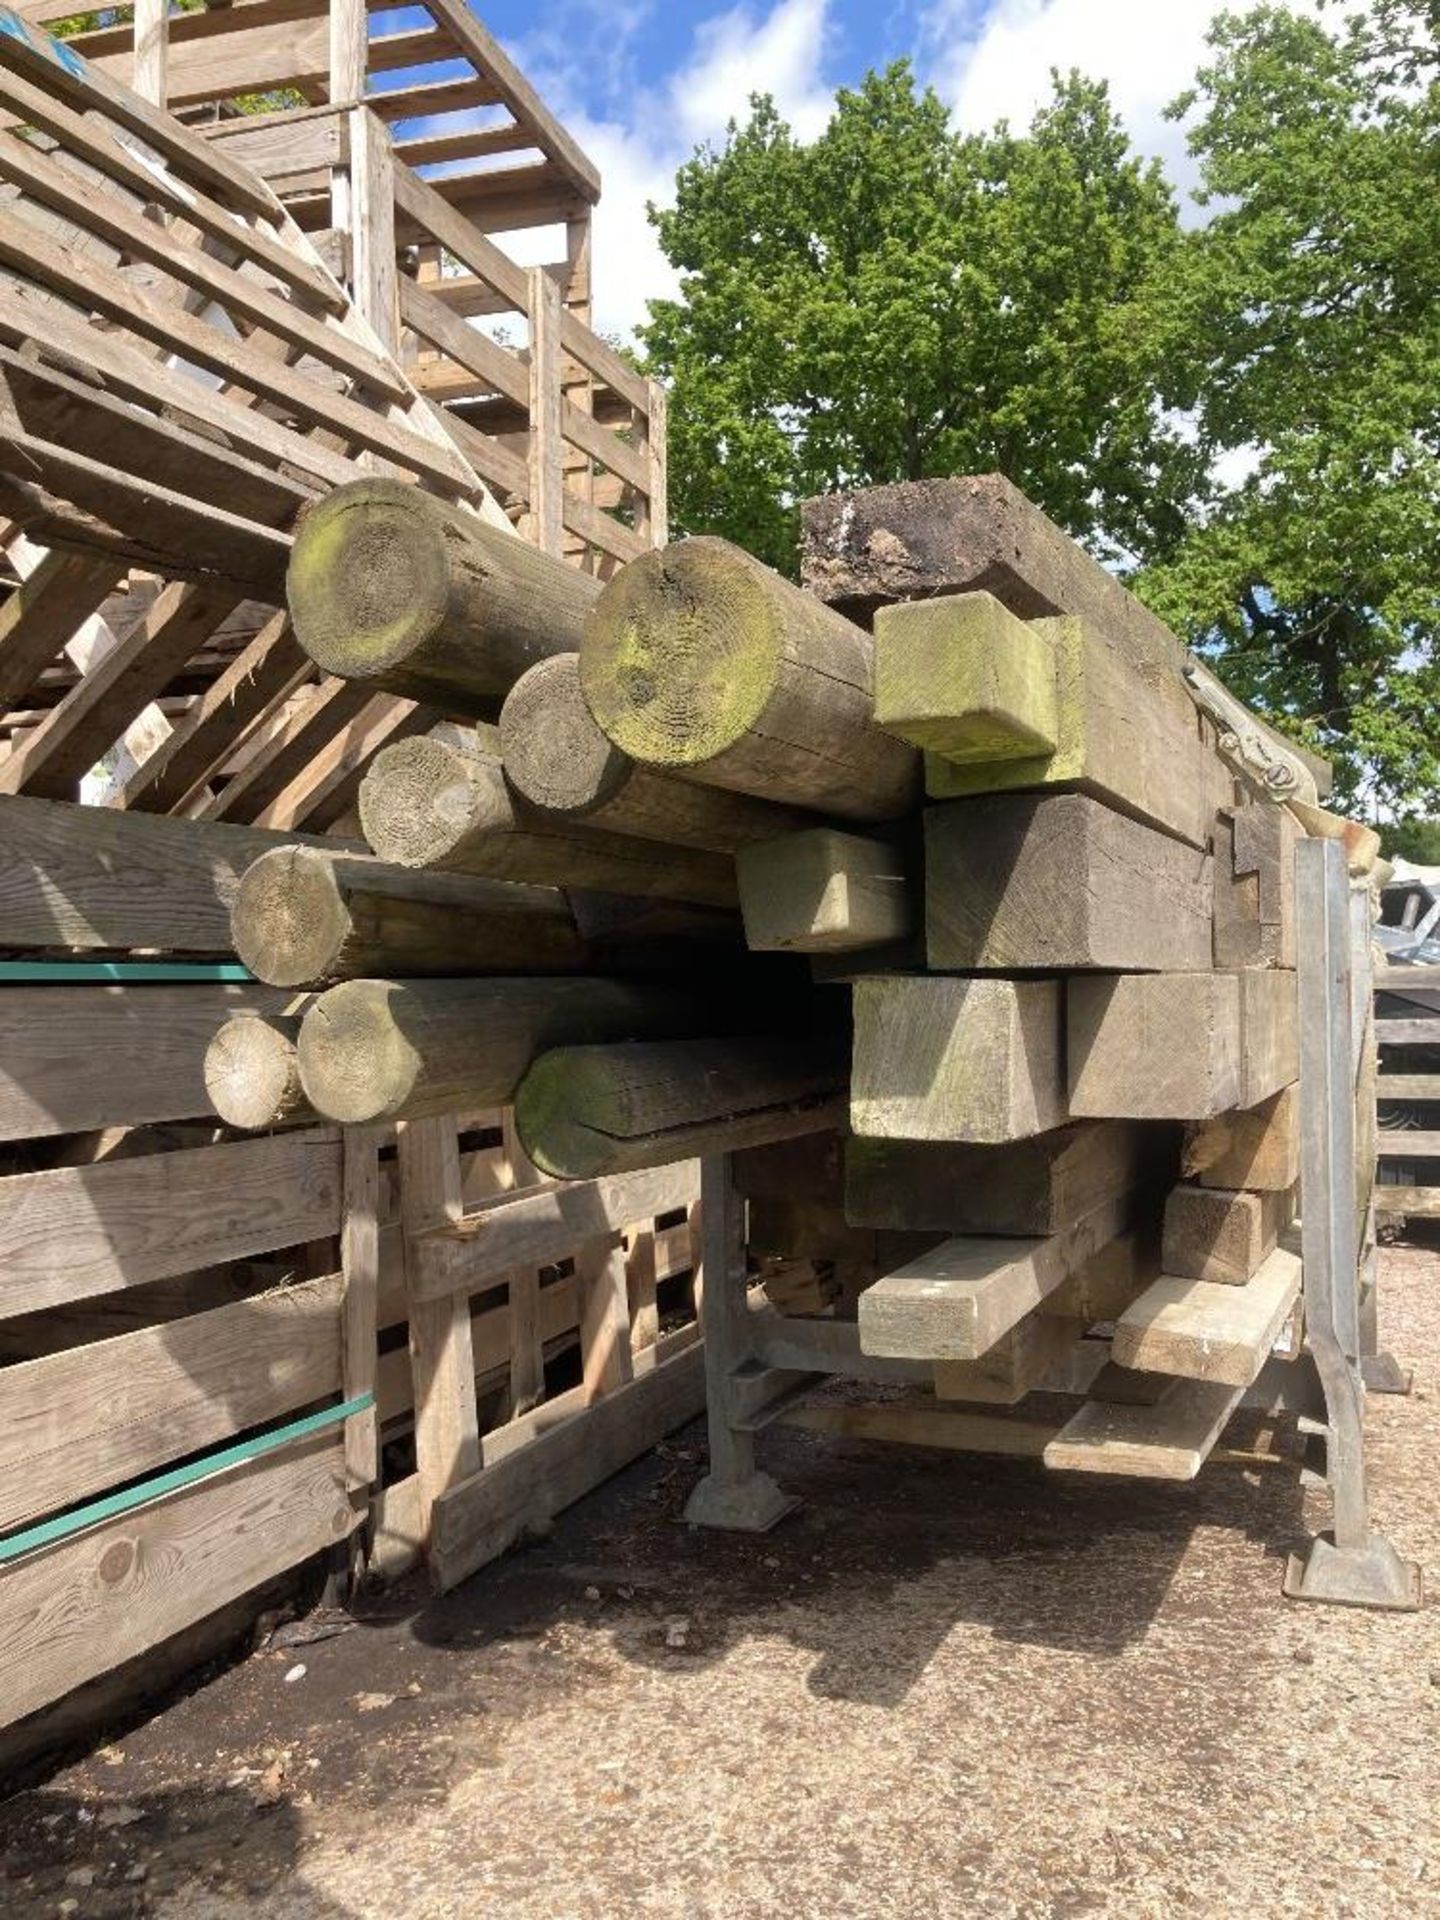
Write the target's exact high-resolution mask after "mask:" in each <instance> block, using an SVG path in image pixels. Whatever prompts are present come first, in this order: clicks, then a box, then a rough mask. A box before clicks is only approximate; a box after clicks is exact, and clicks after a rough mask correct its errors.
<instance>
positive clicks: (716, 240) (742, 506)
mask: <svg viewBox="0 0 1440 1920" xmlns="http://www.w3.org/2000/svg"><path fill="white" fill-rule="evenodd" d="M651 218H652V220H653V222H654V224H655V226H656V227H657V229H658V231H659V235H660V242H661V246H662V247H663V249H664V251H665V254H666V256H667V258H668V259H669V260H670V261H671V262H672V264H673V265H674V266H676V267H677V268H678V269H679V270H680V273H681V294H680V297H679V298H678V299H676V300H662V301H656V302H653V303H652V307H651V321H650V324H649V326H648V327H646V328H645V329H643V338H644V341H645V345H646V348H647V350H648V353H649V356H650V364H651V366H652V368H653V369H654V370H656V371H657V372H659V373H660V374H661V375H663V376H664V377H666V378H668V379H669V380H670V382H671V384H672V387H673V395H672V403H671V411H670V473H671V506H672V513H673V515H674V518H675V521H676V522H677V523H678V525H679V526H680V527H682V528H683V529H685V530H686V531H689V532H701V531H705V532H718V533H724V534H727V535H728V536H730V537H731V538H732V539H736V540H739V541H741V542H743V543H744V544H745V545H746V546H748V547H750V548H751V550H752V551H754V552H756V553H758V554H760V555H761V556H762V557H763V558H765V559H766V560H768V561H770V563H771V564H772V565H775V566H778V567H781V568H784V569H786V570H790V569H792V568H793V565H794V554H795V544H796V543H795V525H794V517H795V503H796V502H797V501H798V500H799V499H801V498H803V497H804V496H806V495H808V494H812V493H818V492H823V491H825V490H826V489H829V488H833V487H841V486H854V485H864V484H870V483H876V482H882V481H889V480H907V479H920V478H923V477H925V476H927V475H932V474H947V473H962V472H985V471H990V470H992V469H995V468H999V469H1001V470H1002V471H1004V472H1006V473H1007V474H1009V475H1010V477H1011V478H1012V479H1013V480H1014V481H1015V482H1016V483H1017V484H1018V485H1019V486H1021V487H1023V488H1024V489H1025V491H1026V492H1027V493H1029V494H1030V495H1031V497H1032V498H1033V499H1035V500H1037V501H1038V502H1039V503H1040V504H1041V505H1042V506H1044V507H1045V508H1046V509H1047V510H1048V511H1049V512H1050V513H1051V514H1053V515H1054V516H1055V518H1056V519H1058V520H1059V521H1060V522H1061V523H1062V525H1064V526H1066V527H1067V528H1069V530H1070V531H1071V532H1072V533H1074V534H1076V535H1077V536H1079V537H1080V538H1083V539H1085V540H1086V541H1087V542H1088V543H1090V544H1091V545H1092V547H1094V548H1095V549H1096V550H1097V551H1099V552H1102V553H1107V554H1108V553H1126V552H1129V553H1134V552H1142V553H1145V554H1147V555H1149V554H1163V553H1166V552H1168V551H1169V550H1170V549H1171V548H1172V547H1173V546H1174V544H1175V542H1176V540H1177V539H1178V537H1179V536H1180V534H1181V532H1182V531H1183V526H1184V520H1183V506H1184V502H1185V500H1186V498H1187V496H1188V495H1189V494H1190V492H1191V491H1192V490H1193V487H1194V484H1195V481H1196V477H1197V473H1198V468H1197V465H1196V455H1195V452H1194V450H1193V449H1192V448H1191V447H1190V446H1188V445H1187V444H1186V443H1185V441H1184V439H1183V438H1182V437H1181V436H1180V435H1179V434H1178V433H1176V432H1174V431H1172V430H1170V429H1168V428H1167V427H1166V426H1165V425H1164V424H1163V422H1162V421H1161V418H1160V415H1159V413H1158V410H1157V407H1156V404H1155V394H1156V388H1157V382H1158V378H1159V371H1160V369H1159V363H1158V361H1157V359H1156V357H1155V355H1154V353H1153V352H1152V350H1151V345H1150V343H1151V341H1152V339H1153V338H1154V330H1153V328H1152V327H1151V326H1150V324H1149V321H1148V316H1147V311H1146V301H1147V299H1148V297H1149V292H1148V290H1149V288H1150V286H1151V285H1152V284H1153V282H1154V281H1155V279H1156V277H1157V276H1158V275H1160V274H1161V273H1162V272H1163V271H1164V269H1165V267H1166V265H1167V263H1168V262H1169V261H1170V260H1171V259H1172V258H1173V257H1174V256H1176V255H1177V254H1178V252H1179V251H1180V249H1181V245H1182V241H1181V235H1180V230H1179V226H1178V222H1177V218H1176V212H1175V207H1174V203H1173V200H1172V197H1171V195H1170V192H1169V190H1168V188H1167V187H1166V186H1165V184H1164V182H1163V180H1162V178H1161V176H1160V174H1159V172H1158V170H1157V169H1156V168H1155V167H1154V166H1146V165H1142V164H1141V163H1140V162H1139V161H1138V160H1137V159H1135V158H1134V156H1133V155H1132V154H1131V153H1130V151H1129V148H1128V144H1127V141H1126V138H1125V135H1124V133H1123V131H1122V130H1121V128H1120V126H1119V124H1118V122H1117V120H1116V119H1115V116H1114V114H1113V113H1112V111H1111V109H1110V106H1109V102H1108V99H1107V97H1106V93H1105V90H1104V88H1103V87H1100V86H1095V85H1092V84H1090V83H1088V82H1085V81H1082V80H1081V79H1079V78H1078V77H1077V76H1075V75H1071V76H1070V77H1069V78H1068V79H1065V80H1060V79H1058V78H1057V80H1056V83H1055V91H1054V97H1053V99H1052V101H1051V102H1050V104H1049V105H1048V106H1047V107H1046V108H1045V109H1044V110H1043V111H1042V112H1041V113H1040V114H1038V115H1037V117H1036V119H1035V122H1034V124H1033V125H1032V127H1031V128H1030V130H1029V132H1028V133H1027V134H1024V135H1017V134H1013V133H1011V132H1010V130H1009V129H1008V128H1007V127H1005V126H1003V125H1002V126H999V127H997V128H996V129H995V130H994V131H993V132H991V133H989V134H985V135H982V136H962V135H959V134H957V133H955V132H954V131H953V130H952V129H951V127H950V125H949V121H948V116H947V114H946V111H945V108H944V107H943V105H942V104H941V102H940V101H939V100H938V99H937V97H936V96H935V94H934V93H933V92H930V91H925V92H918V91H917V89H916V87H915V84H914V81H913V78H912V76H911V73H910V70H909V68H908V66H906V65H905V64H904V63H900V64H898V65H896V66H893V67H891V68H890V69H889V70H888V71H886V72H885V73H880V74H876V73H872V74H870V75H869V76H867V78H866V79H865V81H864V82H863V83H862V85H861V86H860V87H859V88H858V89H856V90H855V91H848V90H847V91H842V92H841V93H840V94H839V95H838V96H837V99H836V104H835V111H834V115H833V117H832V119H831V121H830V124H829V126H828V128H827V129H826V131H825V132H824V133H823V134H822V135H821V136H820V138H819V139H818V140H816V141H815V142H814V143H813V144H812V145H810V146H803V145H801V144H800V143H799V142H798V141H797V140H796V139H795V137H794V135H793V134H792V132H791V130H790V129H789V127H787V126H786V124H785V123H784V121H783V120H782V119H781V118H780V116H779V115H778V114H777V112H776V110H775V107H774V105H773V103H772V102H771V101H770V100H769V99H768V98H766V97H764V96H757V97H755V98H754V99H753V100H752V102H751V112H750V117H749V120H748V121H747V122H746V124H745V125H744V126H743V127H738V126H734V125H732V127H731V129H730V132H729V137H728V139H727V140H726V142H725V144H724V145H723V147H721V148H720V149H718V150H716V149H712V148H709V147H704V148H701V149H700V151H699V152H697V153H696V155H695V156H694V158H692V159H691V160H690V161H689V162H688V163H687V164H686V165H685V166H684V167H682V169H681V170H680V173H679V176H678V178H677V181H676V195H675V204H674V206H673V207H671V208H668V209H665V210H663V211H657V210H656V209H655V208H653V207H652V208H651Z"/></svg>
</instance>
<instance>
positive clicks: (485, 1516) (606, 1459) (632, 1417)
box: [431, 1346, 705, 1592]
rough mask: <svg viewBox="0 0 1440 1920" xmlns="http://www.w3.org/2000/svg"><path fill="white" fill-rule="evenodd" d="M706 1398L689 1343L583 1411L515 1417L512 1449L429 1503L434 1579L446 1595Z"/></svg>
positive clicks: (697, 1357) (541, 1410) (698, 1358)
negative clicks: (431, 1505) (431, 1507)
mask: <svg viewBox="0 0 1440 1920" xmlns="http://www.w3.org/2000/svg"><path fill="white" fill-rule="evenodd" d="M652 1351H653V1350H652ZM704 1399H705V1380H704V1367H703V1359H702V1355H701V1352H700V1349H699V1347H698V1346H691V1347H689V1348H687V1349H686V1350H684V1351H682V1352H680V1353H678V1354H675V1355H673V1356H672V1357H669V1358H666V1359H662V1360H661V1361H660V1362H659V1363H658V1364H657V1365H656V1366H654V1367H653V1368H651V1369H650V1370H648V1371H646V1372H643V1373H641V1374H639V1375H638V1377H637V1378H636V1379H634V1380H633V1381H631V1382H630V1384H629V1385H628V1386H625V1387H621V1388H619V1389H617V1391H616V1392H614V1393H611V1394H607V1395H606V1396H605V1397H604V1399H602V1400H598V1401H596V1402H595V1404H594V1405H593V1406H591V1407H589V1408H587V1409H584V1410H580V1411H575V1410H570V1411H564V1412H560V1413H559V1414H558V1415H557V1413H556V1411H555V1409H553V1408H547V1407H545V1406H541V1407H538V1408H536V1410H535V1412H534V1413H532V1414H529V1415H527V1416H525V1420H524V1421H523V1422H522V1421H513V1422H511V1427H513V1428H523V1429H524V1436H523V1438H522V1436H521V1435H520V1434H517V1435H515V1436H514V1438H515V1442H516V1444H515V1445H514V1450H513V1451H510V1452H507V1453H506V1454H505V1455H504V1457H503V1458H500V1459H498V1460H496V1462H495V1463H494V1464H493V1465H492V1466H489V1467H486V1468H485V1469H484V1470H483V1471H482V1472H480V1473H477V1474H474V1475H473V1476H472V1477H471V1478H470V1479H469V1480H468V1481H465V1482H463V1483H462V1484H461V1485H459V1486H457V1487H454V1488H452V1489H451V1490H450V1491H449V1492H448V1493H446V1494H444V1495H443V1496H442V1497H441V1498H440V1499H439V1500H438V1501H437V1502H436V1504H435V1508H434V1516H433V1529H432V1534H431V1571H432V1576H433V1578H434V1580H435V1583H436V1585H437V1586H438V1587H439V1588H440V1590H441V1591H442V1592H446V1591H448V1590H449V1589H450V1588H451V1587H453V1586H454V1585H456V1583H457V1582H458V1581H460V1580H463V1579H464V1578H465V1577H466V1576H467V1574H471V1573H474V1572H475V1570H476V1569H477V1568H478V1567H483V1566H485V1565H486V1563H487V1562H489V1561H491V1560H494V1559H496V1558H497V1557H498V1556H499V1555H500V1554H502V1553H503V1552H504V1551H505V1549H506V1548H507V1547H509V1546H511V1545H513V1544H514V1542H515V1541H516V1540H517V1539H519V1537H520V1535H521V1534H522V1533H523V1532H524V1530H525V1528H526V1527H527V1526H530V1525H533V1524H535V1523H536V1522H541V1521H545V1520H550V1519H553V1518H554V1516H555V1515H556V1514H557V1513H559V1512H561V1511H562V1510H563V1509H564V1508H565V1507H568V1506H571V1505H573V1503H574V1502H575V1501H576V1500H579V1499H581V1498H582V1497H583V1496H584V1495H585V1494H587V1493H589V1492H590V1491H591V1489H592V1488H594V1487H597V1486H599V1485H600V1483H601V1482H602V1481H604V1480H607V1479H609V1477H610V1475H611V1474H613V1473H618V1472H619V1471H620V1469H621V1468H622V1467H624V1466H628V1465H629V1463H630V1461H632V1460H634V1459H635V1458H636V1457H637V1456H638V1455H640V1454H642V1453H644V1452H646V1451H647V1450H648V1449H649V1448H650V1447H653V1446H655V1445H656V1444H657V1443H658V1442H659V1441H661V1440H663V1439H664V1438H665V1436H666V1435H667V1434H668V1433H672V1432H673V1431H674V1430H675V1428H676V1427H680V1426H684V1425H685V1423H686V1422H687V1421H689V1420H691V1419H693V1418H694V1417H695V1415H696V1414H697V1413H699V1411H700V1409H701V1408H702V1406H703V1405H704ZM502 1431H503V1432H505V1433H507V1434H509V1432H510V1429H502Z"/></svg>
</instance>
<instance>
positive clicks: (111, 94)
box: [0, 28, 280, 219]
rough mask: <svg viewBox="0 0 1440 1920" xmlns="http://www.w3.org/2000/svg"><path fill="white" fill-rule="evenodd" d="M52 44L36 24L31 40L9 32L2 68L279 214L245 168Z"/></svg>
mask: <svg viewBox="0 0 1440 1920" xmlns="http://www.w3.org/2000/svg"><path fill="white" fill-rule="evenodd" d="M53 44H54V43H53V41H52V39H51V36H50V35H49V34H47V33H45V32H44V30H43V29H40V28H34V29H32V30H31V37H30V38H29V40H23V41H22V40H19V39H16V38H14V37H13V36H9V35H7V36H6V37H5V38H4V41H3V43H0V67H4V68H8V69H9V70H10V71H12V72H14V73H16V74H18V75H19V76H20V77H21V78H22V79H25V80H29V81H31V82H33V83H34V84H35V85H36V86H38V87H40V88H43V89H44V90H45V91H46V92H48V93H50V94H52V95H53V96H55V97H57V98H59V99H60V100H62V101H64V102H66V103H67V104H68V105H70V106H72V107H77V108H79V109H80V111H82V112H84V111H87V110H89V111H95V110H98V111H99V112H100V113H101V114H103V115H104V116H105V117H106V118H108V119H110V120H113V121H114V122H115V123H116V124H117V125H118V126H121V127H124V128H126V129H127V130H128V131H129V132H131V133H138V134H139V136H140V138H141V139H142V140H144V141H145V142H146V144H147V145H148V146H151V147H153V148H154V149H155V150H156V151H157V152H158V153H160V154H163V155H164V157H165V158H166V159H167V160H168V161H169V162H170V163H171V165H172V166H174V167H175V168H176V169H177V170H178V171H179V172H180V173H181V174H182V175H185V176H189V177H190V178H193V179H194V180H195V181H198V182H199V183H200V184H201V185H202V186H203V187H205V188H207V189H208V190H209V191H211V192H215V193H219V194H220V195H221V197H222V198H224V199H226V200H229V201H232V202H233V203H234V204H235V205H236V206H238V207H241V208H244V209H246V210H247V211H248V212H250V213H255V214H259V215H260V216H261V217H262V218H269V219H273V218H275V216H276V215H277V214H278V213H279V211H280V207H279V202H278V201H276V200H275V198H274V197H273V195H272V194H271V193H270V192H269V190H268V189H267V188H266V187H265V186H264V185H263V184H262V183H261V182H260V181H259V180H257V179H256V177H255V176H254V175H253V174H252V173H249V172H247V170H246V169H245V168H244V167H237V166H236V165H235V164H234V163H233V162H232V161H230V160H228V159H227V158H226V157H225V155H224V154H223V153H221V152H216V151H214V150H213V149H211V148H210V147H209V146H208V145H207V144H206V142H205V141H204V140H202V139H200V138H199V137H198V135H196V134H194V133H192V132H191V131H190V130H189V129H188V128H187V127H184V126H182V125H181V123H180V122H179V121H178V120H176V119H175V118H174V117H173V115H171V114H169V113H167V112H165V111H164V109H163V108H160V107H155V106H152V105H150V103H149V102H148V101H146V100H142V99H141V98H140V96H139V95H138V94H137V93H132V92H131V90H130V89H129V88H128V87H126V86H123V85H121V84H120V83H118V82H117V81H115V80H114V79H112V78H111V77H110V75H109V74H107V73H105V72H104V71H103V69H101V68H98V67H96V66H94V65H92V64H91V63H90V62H89V61H86V62H85V64H84V67H83V69H82V70H81V71H80V72H78V73H77V72H75V71H73V70H72V69H71V68H70V67H68V66H64V65H62V64H61V63H60V60H59V59H58V58H57V57H56V55H55V54H54V53H53V52H52V51H51V49H52V47H53Z"/></svg>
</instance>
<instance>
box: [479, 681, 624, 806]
mask: <svg viewBox="0 0 1440 1920" xmlns="http://www.w3.org/2000/svg"><path fill="white" fill-rule="evenodd" d="M500 753H501V757H502V758H503V760H504V762H505V773H506V777H507V778H508V779H509V781H510V784H511V785H512V786H513V787H514V788H515V790H516V792H517V793H520V794H522V795H523V796H524V798H525V799H527V800H529V801H531V802H532V803H533V804H534V805H535V806H537V807H544V808H545V809H546V811H547V812H551V813H565V814H575V815H583V814H587V813H592V812H593V811H594V810H595V808H596V807H602V806H604V804H605V802H606V801H607V800H613V799H614V797H615V795H616V794H617V793H618V792H619V790H620V789H621V787H623V786H624V784H625V782H626V781H627V780H628V779H629V777H630V775H631V773H632V772H633V770H634V765H635V763H634V761H633V760H632V759H631V758H630V756H629V755H628V754H627V753H624V752H622V751H621V749H620V748H619V747H617V746H616V745H615V744H614V743H613V742H612V741H611V740H609V739H608V738H607V737H606V735H605V733H604V732H603V731H602V730H601V728H600V727H599V726H597V725H596V722H595V717H594V715H593V714H592V713H591V711H590V709H589V707H587V706H586V704H585V695H584V693H583V691H582V690H581V686H580V658H579V655H578V654H574V653H559V654H556V655H555V656H554V657H553V659H550V660H541V661H539V662H537V664H536V665H535V666H533V667H531V668H530V669H529V671H528V672H526V673H524V674H522V675H521V677H520V678H519V679H518V680H517V681H516V682H515V685H514V686H513V687H512V688H511V689H510V692H509V694H508V695H507V696H506V700H505V705H504V706H503V708H502V709H501V711H500Z"/></svg>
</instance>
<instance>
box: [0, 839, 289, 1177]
mask: <svg viewBox="0 0 1440 1920" xmlns="http://www.w3.org/2000/svg"><path fill="white" fill-rule="evenodd" d="M4 804H8V803H0V809H3V805H4ZM293 999H294V995H293V994H290V993H287V992H284V991H281V990H278V989H276V988H273V987H223V986H210V985H207V984H203V983H196V984H194V985H186V986H175V987H165V986H136V987H64V986H60V987H6V988H5V999H4V1009H5V1019H6V1033H5V1044H4V1046H3V1048H0V1140H28V1139H34V1138H36V1137H40V1136H45V1135H53V1134H57V1133H79V1132H83V1131H85V1130H88V1129H94V1128H101V1127H138V1126H147V1125H150V1124H153V1123H155V1122H158V1121H163V1120H190V1119H196V1118H201V1117H204V1116H206V1115H208V1114H211V1111H212V1110H211V1106H210V1099H209V1095H208V1094H207V1093H206V1091H205V1074H204V1064H205V1049H206V1048H207V1047H208V1046H209V1044H210V1042H211V1041H212V1040H213V1039H214V1037H215V1035H216V1033H217V1032H218V1031H219V1029H220V1028H221V1027H222V1026H223V1025H224V1024H225V1022H226V1021H227V1020H228V1019H230V1018H231V1017H232V1016H233V1015H234V1014H237V1013H244V1012H247V1011H249V1012H255V1013H264V1014H272V1015H273V1014H279V1013H283V1012H284V1011H285V1009H286V1007H287V1006H289V1005H290V1004H291V1002H292V1001H293Z"/></svg>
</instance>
